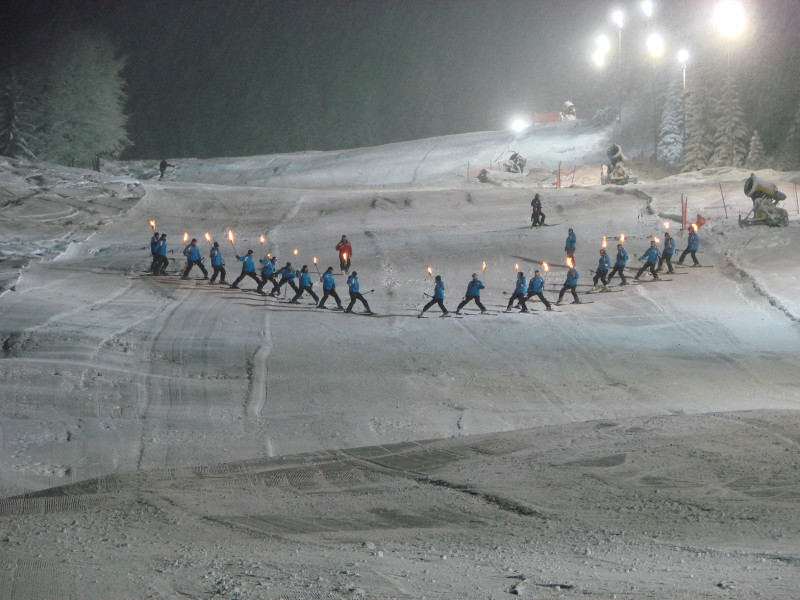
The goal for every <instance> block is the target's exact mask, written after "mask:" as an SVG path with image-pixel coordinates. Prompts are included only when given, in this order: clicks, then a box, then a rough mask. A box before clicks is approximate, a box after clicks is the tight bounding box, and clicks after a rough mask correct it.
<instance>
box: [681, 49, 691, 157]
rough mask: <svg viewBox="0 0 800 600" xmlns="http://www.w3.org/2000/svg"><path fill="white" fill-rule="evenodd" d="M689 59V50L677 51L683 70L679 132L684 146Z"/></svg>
mask: <svg viewBox="0 0 800 600" xmlns="http://www.w3.org/2000/svg"><path fill="white" fill-rule="evenodd" d="M688 60H689V51H688V50H686V49H682V50H679V51H678V64H680V65H681V69H682V70H683V91H682V92H681V105H682V108H683V119H682V120H681V133H682V135H683V146H684V147H685V146H686V61H688Z"/></svg>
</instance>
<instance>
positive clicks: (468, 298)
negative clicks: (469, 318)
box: [456, 296, 486, 312]
mask: <svg viewBox="0 0 800 600" xmlns="http://www.w3.org/2000/svg"><path fill="white" fill-rule="evenodd" d="M471 300H474V301H475V304H477V305H478V308H480V309H481V312H486V307H485V306H484V305H483V304H481V297H480V296H464V299H463V300H462V301H461V304H459V305H458V308H457V309H456V312H458V311H460V310H461V309H462V308H464V307H465V306H466V305H467V304H469V303H470V301H471Z"/></svg>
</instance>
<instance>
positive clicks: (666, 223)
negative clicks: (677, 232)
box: [664, 221, 669, 229]
mask: <svg viewBox="0 0 800 600" xmlns="http://www.w3.org/2000/svg"><path fill="white" fill-rule="evenodd" d="M664 229H669V221H664Z"/></svg>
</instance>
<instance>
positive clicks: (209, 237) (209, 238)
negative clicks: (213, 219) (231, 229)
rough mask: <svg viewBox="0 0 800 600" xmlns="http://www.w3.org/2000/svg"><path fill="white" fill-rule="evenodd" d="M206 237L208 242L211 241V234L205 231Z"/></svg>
mask: <svg viewBox="0 0 800 600" xmlns="http://www.w3.org/2000/svg"><path fill="white" fill-rule="evenodd" d="M206 239H207V240H208V241H209V242H210V241H211V234H210V233H208V232H207V231H206Z"/></svg>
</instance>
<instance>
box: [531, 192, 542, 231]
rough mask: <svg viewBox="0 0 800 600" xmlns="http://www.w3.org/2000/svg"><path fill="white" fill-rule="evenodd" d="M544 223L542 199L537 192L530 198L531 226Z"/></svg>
mask: <svg viewBox="0 0 800 600" xmlns="http://www.w3.org/2000/svg"><path fill="white" fill-rule="evenodd" d="M541 225H544V213H543V212H542V199H541V198H539V194H538V193H537V194H536V195H535V196H534V197H533V200H531V227H539V226H541Z"/></svg>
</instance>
